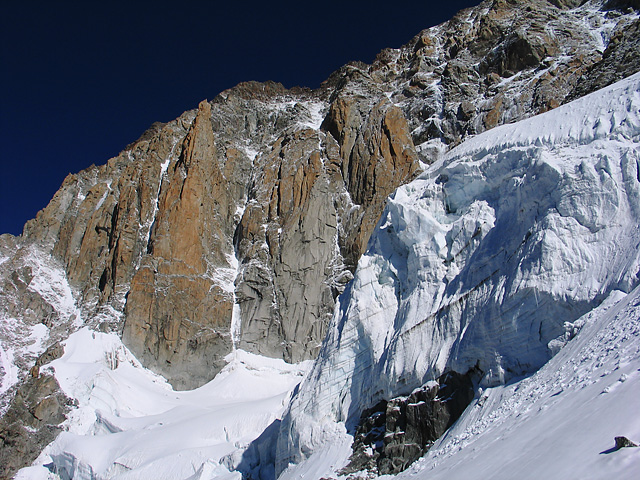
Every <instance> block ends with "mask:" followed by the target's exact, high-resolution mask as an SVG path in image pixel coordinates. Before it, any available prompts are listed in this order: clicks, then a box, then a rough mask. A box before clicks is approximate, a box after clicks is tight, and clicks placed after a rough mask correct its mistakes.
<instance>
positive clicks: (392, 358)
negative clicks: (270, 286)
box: [276, 74, 640, 478]
mask: <svg viewBox="0 0 640 480" xmlns="http://www.w3.org/2000/svg"><path fill="white" fill-rule="evenodd" d="M639 274H640V74H636V75H634V76H632V77H629V78H628V79H625V80H623V81H621V82H619V83H617V84H614V85H612V86H610V87H607V88H605V89H603V90H601V91H598V92H595V93H593V94H591V95H588V96H586V97H583V98H581V99H579V100H576V101H574V102H572V103H570V104H567V105H565V106H562V107H560V108H558V109H556V110H553V111H550V112H547V113H545V114H543V115H539V116H537V117H534V118H531V119H528V120H524V121H521V122H518V123H515V124H511V125H505V126H502V127H498V128H496V129H494V130H491V131H489V132H486V133H484V134H482V135H479V136H477V137H475V138H472V139H470V140H468V141H466V142H464V143H463V144H461V145H460V146H459V147H457V148H455V149H453V150H451V151H450V152H449V153H448V154H447V155H446V156H445V157H444V158H443V159H441V160H440V161H438V162H437V163H435V164H433V165H431V166H430V167H429V168H428V169H427V170H426V171H425V172H424V174H423V175H421V176H420V177H419V178H418V179H416V180H415V181H414V182H412V183H410V184H409V185H406V186H404V187H401V188H399V189H398V190H397V191H396V192H395V193H394V195H393V196H392V197H391V198H390V200H389V202H388V206H387V208H386V210H385V213H383V215H382V218H381V220H380V223H379V225H378V227H377V229H376V231H375V232H374V234H373V236H372V239H371V241H370V244H369V249H368V251H367V253H366V254H365V255H364V256H363V257H362V259H361V260H360V262H359V265H358V269H357V272H356V275H355V278H354V280H353V282H352V284H351V285H350V288H349V289H348V290H347V291H345V293H344V294H343V296H342V297H341V298H340V302H339V304H338V305H337V307H336V311H335V314H334V317H333V320H332V323H331V325H330V327H329V330H328V334H327V338H326V339H325V342H324V344H323V348H322V350H321V353H320V356H319V358H318V360H317V361H316V363H315V364H314V367H313V369H312V371H311V372H310V374H309V375H308V377H306V379H305V380H304V382H303V383H302V384H301V386H300V389H299V391H298V392H297V395H296V396H295V397H294V398H293V399H292V402H291V404H290V406H289V410H288V412H287V413H286V415H285V417H284V418H283V423H282V429H281V434H280V438H279V441H278V463H277V466H276V469H277V471H282V470H284V469H285V468H287V467H288V466H289V465H290V464H292V463H293V464H295V463H299V462H301V461H303V460H304V459H305V458H308V457H309V456H310V455H312V454H313V453H314V452H319V451H320V450H322V449H323V448H325V445H327V444H328V443H332V444H333V443H335V442H337V441H338V440H337V439H340V441H345V438H346V436H345V433H344V432H345V431H348V430H350V429H351V428H353V424H354V423H355V422H356V421H357V419H358V418H359V415H360V412H361V411H362V410H363V409H365V408H367V407H369V406H372V405H373V404H375V403H376V402H377V401H378V400H379V399H381V398H392V397H394V396H398V395H402V394H406V393H408V392H410V391H411V390H413V389H414V388H416V387H418V386H420V385H422V384H424V383H425V382H427V381H429V380H432V379H435V378H437V377H438V376H439V375H440V374H441V373H442V372H443V371H445V370H447V369H454V370H457V371H459V372H461V373H465V372H467V371H468V370H469V369H471V368H473V367H478V368H480V369H481V371H482V372H483V374H484V377H483V378H482V381H481V386H482V387H483V388H486V387H490V386H495V385H501V384H504V383H505V382H508V381H509V380H510V379H512V378H515V377H517V376H519V375H523V374H526V373H529V372H533V371H535V370H536V369H538V368H539V367H541V366H542V365H543V364H545V362H547V361H548V360H549V358H550V357H551V355H552V354H553V353H555V352H556V351H557V350H558V347H559V346H560V345H561V344H562V343H563V341H565V340H566V338H567V336H566V330H569V331H573V330H576V328H574V327H573V326H572V323H573V322H575V321H576V320H577V319H578V318H579V317H581V316H582V315H583V314H585V313H586V312H589V311H590V310H592V309H593V308H595V307H597V305H599V304H600V302H602V300H604V299H605V298H607V297H608V296H609V295H610V293H611V292H612V291H614V290H621V291H624V292H630V291H631V290H632V289H633V288H634V287H635V286H636V285H637V284H638V281H639ZM556 339H557V340H556ZM292 478H296V477H292Z"/></svg>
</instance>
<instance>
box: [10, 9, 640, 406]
mask: <svg viewBox="0 0 640 480" xmlns="http://www.w3.org/2000/svg"><path fill="white" fill-rule="evenodd" d="M637 8H638V5H637V2H633V1H627V2H625V1H609V2H604V1H591V2H584V1H571V0H567V1H560V0H556V1H545V0H532V1H529V2H516V1H507V0H488V1H485V2H483V3H481V4H480V5H478V6H477V7H475V8H472V9H468V10H465V11H462V12H460V13H459V14H457V15H456V16H455V17H454V18H453V19H452V20H450V21H449V22H447V23H445V24H443V25H440V26H437V27H433V28H431V29H428V30H425V31H423V32H421V33H420V34H418V35H417V36H415V37H414V38H413V39H411V41H410V42H409V43H408V44H407V45H405V46H403V47H401V48H399V49H387V50H385V51H383V52H381V53H380V54H379V55H378V57H377V58H376V60H375V61H374V63H373V64H372V65H365V64H362V63H357V62H356V63H352V64H349V65H347V66H345V67H343V68H341V69H340V70H338V71H336V72H334V73H333V74H332V75H331V76H330V77H329V79H328V80H327V81H326V82H325V83H323V84H322V85H321V87H320V88H318V89H316V90H308V89H301V88H294V89H291V90H287V89H285V88H284V87H282V86H281V85H279V84H277V83H270V82H269V83H255V82H248V83H243V84H240V85H238V86H236V87H234V88H232V89H230V90H227V91H225V92H222V93H221V94H220V95H218V96H217V97H216V98H214V99H213V100H212V101H210V102H207V101H203V102H202V103H201V104H200V105H199V107H198V108H197V109H195V110H191V111H188V112H185V113H184V114H183V115H182V116H180V117H179V118H178V119H176V120H174V121H172V122H169V123H167V124H154V125H153V126H152V127H151V128H150V129H149V130H148V131H147V132H145V133H144V134H143V135H142V137H141V138H140V139H138V140H137V141H136V142H134V143H133V144H131V145H129V146H128V147H126V149H125V150H124V151H123V152H122V153H121V154H120V155H118V156H117V157H115V158H113V159H111V160H109V161H108V162H107V163H106V164H104V165H101V166H92V167H90V168H88V169H86V170H83V171H82V172H80V173H78V174H75V175H70V176H69V177H68V178H67V179H66V180H65V181H64V183H63V184H62V186H61V187H60V190H59V191H58V192H57V193H56V195H55V196H54V198H53V199H52V200H51V202H50V204H49V205H48V206H47V207H46V208H45V209H44V210H42V211H41V212H40V213H39V214H38V216H37V217H36V218H35V219H34V220H31V221H30V222H28V223H27V224H26V225H25V228H24V233H23V235H22V236H20V237H18V238H14V237H11V236H2V244H1V245H0V248H2V260H1V261H0V277H1V278H0V282H2V285H3V289H2V291H3V294H2V296H0V308H1V309H2V310H1V312H0V313H1V314H2V320H3V322H4V323H3V326H2V327H1V328H2V338H1V340H2V341H3V343H4V344H7V345H9V342H14V343H13V344H15V342H16V341H17V340H16V339H17V338H18V337H19V333H16V332H19V330H20V328H29V329H31V330H30V331H34V330H33V329H34V328H35V329H36V330H38V331H39V332H40V330H42V331H41V332H40V333H41V336H40V337H38V338H40V340H38V342H39V343H37V345H36V344H35V343H32V344H30V345H31V346H32V347H33V348H32V349H31V350H29V351H26V350H24V351H23V350H19V349H17V348H16V349H14V350H12V351H11V352H9V350H8V348H9V347H4V348H5V350H6V352H5V350H3V354H6V355H9V353H11V355H13V357H12V358H14V360H15V361H14V363H15V365H17V367H16V368H17V370H16V372H14V373H15V381H12V382H6V383H3V385H5V384H6V388H4V390H3V392H8V393H7V395H10V392H12V391H14V390H15V388H16V387H15V385H14V384H16V383H18V379H19V378H21V376H23V375H24V373H25V372H26V371H27V370H28V369H29V368H30V367H31V366H32V365H33V362H34V361H35V358H37V356H38V355H39V354H40V353H42V351H44V349H46V348H47V346H48V345H50V344H52V343H54V342H55V341H57V340H60V339H62V338H64V336H65V332H68V331H69V330H70V329H73V328H77V327H78V326H80V325H90V326H93V327H95V328H100V329H102V330H103V331H117V332H121V333H122V336H123V339H124V341H125V342H126V344H127V345H128V346H129V347H130V348H131V350H132V351H133V352H134V353H135V354H136V355H137V356H138V357H139V358H140V359H141V360H142V361H143V362H144V363H145V365H148V366H149V367H151V368H152V369H153V370H155V371H157V372H159V373H161V374H163V375H165V376H166V377H167V378H168V379H169V380H170V381H171V382H172V383H173V384H174V386H176V387H177V388H193V387H196V386H199V385H202V384H203V383H205V382H207V381H208V380H210V379H211V378H213V376H215V374H216V372H218V371H219V370H220V368H221V367H222V366H223V364H224V357H225V355H226V354H228V353H229V352H230V351H231V350H232V349H233V348H234V347H237V348H242V349H245V350H248V351H251V352H255V353H260V354H263V355H267V356H272V357H281V358H284V359H286V360H287V361H299V360H303V359H309V358H314V357H315V355H316V354H317V352H318V349H319V345H320V343H321V341H322V339H323V337H324V334H325V331H326V327H327V323H328V321H329V319H330V317H331V314H332V311H333V309H334V302H335V299H336V298H337V296H338V295H339V294H340V293H341V292H342V291H343V290H344V288H345V285H346V283H347V282H349V280H350V279H351V278H352V274H353V272H354V270H355V266H356V264H357V261H358V259H359V258H360V256H361V254H362V253H363V252H364V251H365V249H366V247H367V242H368V239H369V236H370V235H371V232H372V231H373V229H374V227H375V225H376V223H377V222H378V220H379V218H380V215H381V213H382V211H383V208H384V206H385V201H386V198H387V196H388V195H389V194H391V193H392V192H393V191H394V190H395V189H396V188H397V187H398V186H400V185H403V184H405V183H407V182H408V181H409V180H411V179H413V178H414V177H415V176H416V175H417V173H419V171H420V170H421V168H422V166H424V165H426V164H429V163H431V162H433V161H434V160H435V159H437V158H438V157H439V156H440V155H441V154H442V152H444V151H445V150H447V149H448V148H449V147H451V146H454V145H456V144H458V143H459V142H461V141H462V140H463V139H465V138H466V137H468V136H469V135H473V134H477V133H480V132H483V131H485V130H488V129H491V128H493V127H495V126H497V125H501V124H505V123H510V122H514V121H517V120H520V119H523V118H526V117H529V116H532V115H535V114H537V113H541V112H544V111H547V110H549V109H553V108H555V107H557V106H559V105H561V104H563V103H566V102H567V101H568V100H570V99H573V98H576V97H578V96H582V95H584V94H586V93H589V92H591V91H593V90H595V89H597V88H600V87H602V86H604V85H607V84H610V83H612V82H614V81H616V80H618V79H619V78H623V77H624V76H627V75H629V74H631V73H633V72H635V71H637V70H639V69H640V60H639V59H640V55H638V53H640V52H638V42H637V40H636V38H637V35H636V34H635V33H634V32H637V31H638V29H639V28H640V20H639V19H638V15H637ZM51 272H57V273H56V275H55V279H56V282H58V283H55V282H53V283H51V282H49V286H51V285H54V288H53V289H51V288H49V290H47V289H46V288H45V286H44V285H45V284H46V283H47V281H46V279H47V278H49V277H51ZM47 275H48V276H49V277H47ZM56 285H57V286H56ZM56 292H57V293H56ZM61 292H63V293H61ZM61 295H62V296H61ZM60 298H64V299H66V300H65V302H62V303H61V301H60ZM8 319H10V320H11V322H12V323H11V325H12V326H11V328H9V327H8V326H7V325H9V323H6V322H5V320H8ZM5 323H6V325H5ZM38 325H43V327H39V326H38ZM12 348H13V347H12ZM7 352H9V353H7ZM25 352H26V353H25ZM4 375H5V378H7V377H8V373H7V372H6V371H5V372H4ZM12 378H13V377H12ZM3 382H4V380H3ZM12 389H13V390H12ZM7 398H9V397H7ZM5 404H6V402H5ZM5 404H3V405H5Z"/></svg>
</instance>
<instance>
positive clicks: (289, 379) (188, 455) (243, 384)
mask: <svg viewBox="0 0 640 480" xmlns="http://www.w3.org/2000/svg"><path fill="white" fill-rule="evenodd" d="M227 361H228V362H229V364H228V365H227V366H226V367H225V368H224V369H223V370H222V371H221V372H220V373H219V374H218V375H217V376H216V378H215V379H214V380H212V381H211V382H209V383H208V384H206V385H204V386H202V387H200V388H198V389H196V390H192V391H180V392H177V391H174V390H173V389H172V388H171V386H170V385H169V384H168V383H167V382H166V381H165V380H164V379H163V378H162V377H159V376H157V375H155V374H153V373H151V372H150V371H149V370H147V369H145V368H143V367H142V366H141V365H140V363H139V362H138V361H137V360H136V359H135V358H134V357H133V355H132V354H131V353H130V352H129V351H128V350H127V349H126V347H124V345H122V342H121V341H120V339H119V338H118V337H117V336H116V335H113V334H104V333H98V332H94V331H91V330H89V329H88V328H83V329H81V330H79V331H78V332H76V333H74V334H73V335H71V336H70V337H69V339H68V340H67V341H66V343H65V353H64V355H63V356H62V357H61V358H60V359H58V360H55V361H53V362H51V364H49V366H48V368H49V369H51V370H53V371H54V372H55V376H56V378H57V379H58V382H59V383H60V386H61V388H62V390H63V391H64V392H65V394H66V395H67V396H69V397H71V398H73V399H75V400H76V401H77V402H78V407H77V408H76V409H74V410H73V411H72V412H71V414H70V416H69V418H68V420H67V422H66V424H65V429H66V431H64V432H62V433H61V434H60V435H59V436H58V438H57V439H56V440H55V441H54V442H53V443H52V444H50V445H49V446H48V447H47V448H46V449H45V450H44V452H43V453H42V455H41V456H40V457H39V458H38V460H37V461H36V463H35V464H34V466H32V467H29V468H25V469H22V470H21V471H20V472H19V474H18V476H17V478H19V479H34V478H56V479H57V478H63V479H66V478H73V479H76V480H82V479H102V478H117V479H149V478H163V479H165V480H171V479H176V480H185V479H187V478H190V479H193V480H197V479H209V478H220V479H227V480H232V479H233V480H240V479H241V478H242V476H241V474H240V473H239V472H234V473H232V472H230V470H234V469H235V468H237V467H238V465H239V464H240V463H241V462H242V461H245V462H247V461H249V460H251V461H253V459H247V458H246V455H245V456H244V457H243V454H244V452H245V450H246V448H247V447H248V446H249V444H250V443H251V442H252V441H253V440H254V439H255V438H256V437H258V436H259V435H260V434H261V433H262V432H263V431H264V430H265V429H266V428H267V427H268V426H269V425H270V424H271V423H272V422H274V421H275V420H276V419H277V418H278V417H279V416H280V415H281V413H282V411H283V409H284V406H285V403H286V401H287V400H288V395H289V392H290V390H291V389H292V388H293V387H294V386H295V385H296V384H297V383H298V382H299V381H300V379H301V378H302V375H303V374H304V372H305V368H306V365H305V364H299V365H290V364H287V363H285V362H284V361H281V360H275V359H269V358H265V357H259V356H257V355H252V354H249V353H246V352H243V351H241V350H237V351H235V352H233V353H231V354H230V355H229V357H228V358H227ZM45 465H46V466H48V467H46V466H45ZM52 471H53V472H57V474H58V475H59V476H58V475H55V474H54V473H52ZM158 472H162V475H161V477H159V476H158V475H159V473H158Z"/></svg>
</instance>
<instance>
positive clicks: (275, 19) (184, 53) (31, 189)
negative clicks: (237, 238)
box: [0, 0, 479, 235]
mask: <svg viewBox="0 0 640 480" xmlns="http://www.w3.org/2000/svg"><path fill="white" fill-rule="evenodd" d="M220 3H221V2H215V1H211V2H204V1H203V2H190V1H186V0H184V1H174V2H165V1H156V2H137V1H134V0H131V1H129V2H118V1H110V2H65V1H55V2H54V1H29V0H22V1H19V2H18V1H13V2H4V3H3V6H2V9H0V40H1V41H0V68H1V69H2V73H1V74H0V92H1V93H0V159H1V162H2V170H1V171H0V233H12V234H14V235H17V234H19V233H21V231H22V226H23V225H24V223H25V222H26V221H27V220H28V219H30V218H33V217H35V214H36V213H37V212H38V210H40V209H42V208H44V207H45V206H46V205H47V203H48V201H49V200H50V199H51V197H52V196H53V194H54V193H55V192H56V190H57V189H58V188H59V186H60V184H61V183H62V180H63V179H64V178H65V176H66V175H67V174H69V173H75V172H77V171H79V170H82V169H83V168H86V167H88V166H90V165H91V164H103V163H105V162H106V161H107V160H108V159H109V158H111V157H113V156H115V155H117V154H118V152H119V151H120V150H122V149H123V148H124V147H125V146H126V145H127V144H128V143H131V142H132V141H134V140H136V139H137V138H138V137H139V136H140V135H141V134H142V132H144V130H146V129H147V127H149V126H150V125H151V124H152V123H153V122H155V121H161V122H167V121H170V120H172V119H174V118H176V117H177V116H179V115H180V114H181V113H182V112H183V111H185V110H188V109H191V108H194V107H196V106H197V104H198V102H199V101H200V100H202V99H204V98H208V99H212V98H213V97H215V96H216V95H217V94H218V93H220V92H221V91H222V90H224V89H227V88H230V87H232V86H234V85H236V84H237V83H239V82H241V81H247V80H259V81H265V80H275V81H278V82H281V83H283V84H284V85H285V86H286V87H292V86H295V85H301V86H308V87H312V88H314V87H317V86H318V85H319V84H320V83H321V82H322V81H323V80H325V79H326V78H327V77H328V76H329V74H330V73H331V72H333V71H334V70H336V69H337V68H339V67H340V66H342V65H343V64H345V63H347V62H349V61H351V60H361V61H364V62H367V63H370V62H371V61H372V60H373V59H374V58H375V56H376V54H377V53H378V52H379V51H380V50H382V49H383V48H385V47H394V48H395V47H399V46H401V45H402V44H404V43H406V42H407V41H409V40H410V39H411V38H412V37H413V36H414V35H415V34H417V33H418V32H419V31H420V30H422V29H424V28H427V27H429V26H432V25H436V24H438V23H441V22H443V21H445V20H447V19H449V18H450V17H451V16H452V15H453V14H454V13H455V12H456V11H458V10H460V9H461V8H464V7H467V6H470V5H474V4H477V3H479V1H478V0H467V1H465V0H460V1H448V2H431V1H423V2H405V1H396V2H394V1H387V2H373V1H370V2H348V1H341V2H334V1H320V2H301V1H297V2H259V3H258V2H234V3H233V4H231V2H227V3H225V4H224V5H223V6H221V5H220Z"/></svg>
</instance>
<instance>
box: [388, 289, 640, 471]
mask: <svg viewBox="0 0 640 480" xmlns="http://www.w3.org/2000/svg"><path fill="white" fill-rule="evenodd" d="M621 297H622V298H621ZM615 300H619V301H618V303H615ZM581 321H582V322H584V324H585V326H584V328H583V329H582V331H581V332H580V334H579V335H578V336H577V337H576V338H575V339H574V340H572V341H571V342H569V343H568V344H567V346H566V347H565V348H564V349H563V350H561V351H560V353H559V354H558V355H556V356H555V357H554V358H553V359H551V361H549V362H548V363H547V364H546V365H545V366H544V367H542V368H541V369H540V370H539V371H538V372H536V373H535V374H534V375H532V376H530V377H528V378H525V379H524V380H520V381H518V382H514V383H512V384H509V385H504V386H499V387H494V388H489V389H487V390H486V391H484V392H483V393H481V395H480V397H479V398H478V399H476V401H475V402H474V403H473V404H472V405H471V406H470V407H469V408H468V409H467V411H466V412H465V413H464V415H463V416H462V418H460V420H459V421H458V422H457V423H456V425H455V426H454V427H453V428H452V429H451V430H450V431H449V432H447V434H446V435H445V436H443V438H441V439H440V441H438V442H437V443H436V444H435V445H434V447H432V449H431V450H430V451H429V452H428V454H427V455H426V456H425V457H424V458H423V459H421V460H419V461H418V462H416V464H415V465H414V466H413V467H412V468H411V469H409V470H407V471H406V472H403V474H401V475H398V478H402V479H409V478H412V479H413V478H425V479H426V478H428V479H430V480H438V479H451V478H492V479H495V480H500V479H505V480H507V479H513V478H518V479H539V478H590V479H608V478H617V479H632V478H637V476H636V475H637V474H638V472H640V448H625V449H621V450H618V451H614V450H613V446H614V437H616V436H626V437H627V438H630V439H635V441H636V442H637V441H638V440H640V402H639V400H638V399H640V287H639V288H636V289H635V290H634V291H633V292H632V293H631V294H629V295H628V296H625V295H623V294H622V293H621V292H619V291H616V292H613V293H612V295H611V298H610V299H608V301H605V302H604V303H603V305H602V306H601V307H599V308H597V309H595V310H593V311H592V312H590V313H589V314H587V315H585V316H584V317H583V318H582V319H581Z"/></svg>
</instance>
